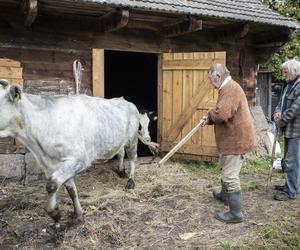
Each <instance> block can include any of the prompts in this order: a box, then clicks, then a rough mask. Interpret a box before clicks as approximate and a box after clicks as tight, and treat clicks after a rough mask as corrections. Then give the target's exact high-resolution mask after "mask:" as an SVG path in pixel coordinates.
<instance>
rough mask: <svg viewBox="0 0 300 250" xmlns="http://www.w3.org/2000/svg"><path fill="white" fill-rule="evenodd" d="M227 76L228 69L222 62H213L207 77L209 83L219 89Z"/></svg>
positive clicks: (228, 74) (228, 73)
mask: <svg viewBox="0 0 300 250" xmlns="http://www.w3.org/2000/svg"><path fill="white" fill-rule="evenodd" d="M227 76H230V71H229V70H228V69H227V68H226V66H225V65H224V64H220V63H217V64H213V65H212V66H211V67H210V69H209V72H208V78H209V80H210V83H211V84H212V85H213V86H214V87H215V88H216V89H219V88H220V86H221V85H222V82H223V81H224V80H225V79H226V77H227Z"/></svg>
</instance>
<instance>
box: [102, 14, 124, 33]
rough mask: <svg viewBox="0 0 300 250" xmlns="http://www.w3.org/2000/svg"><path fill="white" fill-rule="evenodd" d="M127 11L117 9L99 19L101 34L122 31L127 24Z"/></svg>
mask: <svg viewBox="0 0 300 250" xmlns="http://www.w3.org/2000/svg"><path fill="white" fill-rule="evenodd" d="M128 21H129V10H125V9H117V10H113V11H111V12H108V13H107V14H105V15H103V16H102V17H100V27H99V30H100V31H101V32H113V31H116V30H119V29H122V28H123V27H125V26H126V25H127V24H128Z"/></svg>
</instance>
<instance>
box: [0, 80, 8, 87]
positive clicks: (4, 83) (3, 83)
mask: <svg viewBox="0 0 300 250" xmlns="http://www.w3.org/2000/svg"><path fill="white" fill-rule="evenodd" d="M0 85H1V86H2V87H3V88H6V87H7V86H8V82H7V81H6V80H4V79H0Z"/></svg>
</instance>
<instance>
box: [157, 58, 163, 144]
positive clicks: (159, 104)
mask: <svg viewBox="0 0 300 250" xmlns="http://www.w3.org/2000/svg"><path fill="white" fill-rule="evenodd" d="M162 60H163V55H162V54H160V55H159V56H158V57H157V117H158V119H157V142H158V143H160V142H161V141H162V128H163V119H162V118H163V114H164V113H163V105H164V102H163V98H164V95H163V72H162Z"/></svg>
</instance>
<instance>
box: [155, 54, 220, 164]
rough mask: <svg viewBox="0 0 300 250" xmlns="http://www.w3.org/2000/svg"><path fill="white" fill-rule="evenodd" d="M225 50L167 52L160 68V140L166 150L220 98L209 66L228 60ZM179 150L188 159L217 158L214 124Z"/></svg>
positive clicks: (159, 64) (201, 131)
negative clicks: (210, 75)
mask: <svg viewBox="0 0 300 250" xmlns="http://www.w3.org/2000/svg"><path fill="white" fill-rule="evenodd" d="M225 57H226V54H225V52H212V53H165V54H163V55H162V56H161V57H160V59H159V63H158V67H159V72H160V74H159V76H158V82H159V89H158V93H159V117H160V119H159V126H158V131H159V132H158V139H159V141H160V143H161V148H162V150H163V151H169V150H171V149H172V148H173V147H174V146H175V145H176V144H177V143H178V142H179V141H180V140H181V139H182V138H183V137H184V136H185V135H186V134H187V133H188V132H189V131H190V130H191V129H192V128H193V127H194V126H196V125H197V123H198V122H199V121H200V119H201V117H202V116H203V115H205V114H206V113H207V111H208V109H209V108H211V107H213V106H214V105H215V103H216V101H217V97H218V93H217V90H214V89H213V87H212V86H211V85H210V83H209V80H208V69H209V68H210V66H211V65H212V64H213V63H223V64H225V61H226V58H225ZM178 153H182V154H184V155H185V156H186V157H185V158H191V159H203V160H212V159H213V158H215V157H217V148H216V144H215V138H214V131H213V127H212V126H206V127H204V128H203V129H200V130H199V131H198V132H197V133H196V134H195V135H193V137H192V138H191V139H190V140H189V141H188V142H187V143H186V144H185V145H184V146H183V147H182V148H181V149H179V151H178Z"/></svg>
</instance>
